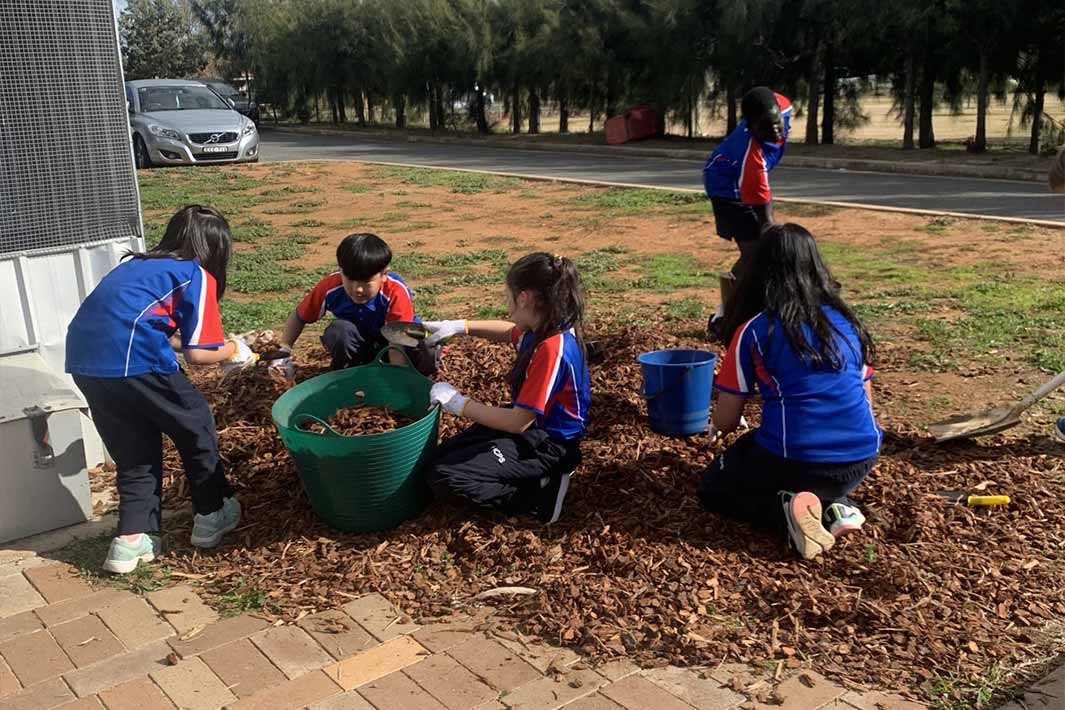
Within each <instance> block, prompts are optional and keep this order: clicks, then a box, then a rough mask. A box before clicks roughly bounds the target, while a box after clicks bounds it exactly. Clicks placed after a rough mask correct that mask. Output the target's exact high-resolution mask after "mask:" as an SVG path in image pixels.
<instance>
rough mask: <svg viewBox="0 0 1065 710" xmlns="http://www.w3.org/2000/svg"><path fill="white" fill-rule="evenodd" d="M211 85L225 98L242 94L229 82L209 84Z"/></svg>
mask: <svg viewBox="0 0 1065 710" xmlns="http://www.w3.org/2000/svg"><path fill="white" fill-rule="evenodd" d="M209 86H210V87H211V88H212V89H214V90H215V93H217V94H218V95H219V96H221V97H222V98H224V99H228V98H233V97H237V96H240V92H239V91H237V90H236V89H234V88H233V87H232V86H230V85H229V84H209Z"/></svg>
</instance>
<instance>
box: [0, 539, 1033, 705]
mask: <svg viewBox="0 0 1065 710" xmlns="http://www.w3.org/2000/svg"><path fill="white" fill-rule="evenodd" d="M750 670H751V669H746V668H740V667H733V666H728V667H722V668H716V669H688V668H676V667H666V668H659V669H653V670H642V671H641V670H640V669H639V668H637V667H636V666H635V665H633V664H632V663H630V662H628V661H625V660H621V661H614V662H611V663H608V664H605V665H601V666H599V667H595V668H593V667H592V666H591V665H589V664H587V663H585V662H583V661H582V660H581V659H580V658H579V657H578V656H577V655H576V654H574V653H573V652H572V651H570V650H567V649H561V648H553V647H549V646H544V645H542V644H538V643H533V642H531V641H527V640H524V639H521V638H520V637H518V636H517V635H515V634H514V633H513V632H506V631H496V630H495V629H493V628H492V626H491V624H490V623H485V622H484V619H483V618H482V619H477V618H470V619H467V620H465V621H458V622H453V623H447V624H430V625H428V626H420V627H419V626H417V625H415V624H410V623H401V617H400V616H399V615H398V614H397V613H396V612H395V610H394V609H393V608H392V606H391V605H390V604H389V602H388V601H387V600H386V599H385V598H384V597H382V596H380V595H378V594H370V595H367V596H364V597H360V598H358V599H355V600H353V601H351V602H350V603H348V604H346V605H345V606H344V607H342V608H341V609H338V610H334V611H326V612H322V613H319V614H314V615H311V616H307V617H305V618H303V619H301V620H300V621H299V623H298V624H296V625H291V626H271V625H270V624H269V623H267V622H266V621H264V620H262V619H260V618H258V617H256V616H254V615H242V616H236V617H232V618H226V619H222V618H219V616H218V614H217V613H216V612H214V611H213V610H212V609H211V608H209V607H208V606H207V605H205V604H204V603H203V602H202V601H201V600H200V598H199V597H198V596H197V595H196V593H195V592H194V591H193V589H192V588H191V587H188V586H178V587H172V588H168V589H162V590H159V591H155V592H150V593H148V594H146V595H144V596H138V595H136V594H133V593H131V592H128V591H119V590H115V589H110V588H97V589H94V588H93V587H91V586H90V585H89V584H87V583H86V582H85V581H84V580H83V579H82V578H81V577H80V576H79V575H78V574H77V572H76V571H75V570H74V569H73V568H71V567H69V566H68V565H65V564H61V563H55V562H51V561H48V560H45V559H41V558H39V557H30V558H28V559H25V560H21V561H10V560H9V561H7V562H3V563H0V710H46V709H48V708H63V709H64V710H90V709H91V710H102V709H104V708H106V709H107V710H174V709H175V708H187V709H188V710H218V709H219V708H232V709H233V710H251V709H253V708H255V709H259V708H262V709H264V710H265V709H269V710H286V709H288V708H293V709H296V708H312V709H313V710H470V709H477V710H507V709H512V710H549V709H553V708H562V707H564V708H566V709H567V710H650V709H653V710H691V709H692V708H700V709H701V710H729V709H730V708H741V707H742V708H758V709H759V710H761V709H762V708H769V707H771V708H774V709H776V710H815V709H816V708H825V709H826V710H916V709H917V708H921V707H923V706H920V705H918V704H916V703H909V702H905V701H902V700H900V699H898V698H891V697H888V696H883V695H879V694H876V693H869V694H858V693H854V692H851V691H848V690H846V689H845V688H843V687H840V686H838V685H835V684H833V683H831V682H829V681H827V680H825V679H824V678H822V677H820V676H818V675H817V674H816V673H813V672H811V671H793V673H794V675H793V676H792V677H790V678H788V677H785V680H784V682H783V683H782V684H780V685H779V687H778V688H777V689H776V692H777V694H778V696H779V699H781V700H782V701H783V704H779V703H778V704H775V705H772V706H768V705H763V704H761V703H759V702H758V701H757V698H756V697H753V698H752V697H747V696H745V695H742V694H740V693H737V692H735V691H734V690H733V689H732V688H731V685H732V680H733V677H734V675H736V673H737V672H744V673H747V675H746V677H747V678H748V679H751V678H753V677H754V676H751V675H750V674H749V672H750ZM742 687H743V688H744V689H749V690H750V691H751V692H755V693H756V695H757V692H756V691H759V690H760V691H761V692H762V693H763V695H765V694H767V693H768V692H769V691H771V687H770V685H769V683H768V682H763V683H760V684H757V685H755V686H754V688H751V687H750V685H749V684H744V685H743V686H742ZM764 699H767V698H766V697H763V700H764ZM1032 707H1042V706H1032ZM1048 707H1049V706H1048Z"/></svg>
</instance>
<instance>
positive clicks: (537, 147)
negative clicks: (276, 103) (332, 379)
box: [271, 126, 1046, 183]
mask: <svg viewBox="0 0 1065 710" xmlns="http://www.w3.org/2000/svg"><path fill="white" fill-rule="evenodd" d="M271 130H276V131H282V132H285V133H296V134H301V133H302V134H305V135H319V136H346V137H349V138H351V137H357V138H363V139H367V140H377V141H383V142H388V141H391V142H397V141H399V142H406V143H433V144H439V145H471V146H481V147H484V146H488V147H491V148H510V149H512V150H534V151H541V152H547V153H569V154H572V153H584V154H586V155H599V156H604V157H614V158H618V157H625V156H629V157H632V156H635V157H641V158H665V159H667V160H698V161H703V160H705V159H706V155H707V152H706V151H704V150H688V149H680V148H677V149H673V148H642V147H635V146H633V147H625V148H618V147H611V146H605V145H594V144H585V143H573V144H555V143H546V142H545V143H538V142H535V141H530V140H511V139H493V138H464V137H461V136H424V135H407V136H403V137H397V136H396V135H395V134H394V133H390V132H387V131H372V130H371V131H363V130H359V131H346V130H343V129H335V128H300V127H294V126H277V127H272V128H271ZM787 164H788V166H789V167H794V168H816V169H820V170H850V171H857V172H870V173H887V174H895V175H923V176H926V177H969V178H985V179H993V180H1016V181H1018V182H1028V183H1031V182H1040V183H1041V182H1045V181H1046V175H1045V174H1044V172H1043V171H1039V170H1024V169H1020V168H1008V167H1000V166H994V165H952V164H945V163H918V162H909V161H892V160H875V159H870V158H818V157H813V156H805V155H790V156H788V161H787Z"/></svg>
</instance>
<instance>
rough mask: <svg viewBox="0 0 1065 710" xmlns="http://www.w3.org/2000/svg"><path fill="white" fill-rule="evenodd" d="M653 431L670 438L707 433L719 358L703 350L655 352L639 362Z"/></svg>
mask: <svg viewBox="0 0 1065 710" xmlns="http://www.w3.org/2000/svg"><path fill="white" fill-rule="evenodd" d="M636 360H637V362H639V363H640V367H641V368H642V369H643V392H642V396H643V398H644V399H645V400H647V418H648V420H649V421H650V424H651V429H652V430H653V431H656V432H658V433H659V434H665V435H667V436H691V435H692V434H698V433H700V432H704V431H706V428H707V423H708V422H709V419H710V392H711V390H712V389H713V386H714V363H715V362H717V355H715V354H714V353H708V352H706V351H704V350H655V351H654V352H649V353H644V354H643V355H640V356H639V357H637V358H636Z"/></svg>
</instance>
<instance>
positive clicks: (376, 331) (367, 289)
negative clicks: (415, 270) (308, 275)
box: [279, 233, 437, 376]
mask: <svg viewBox="0 0 1065 710" xmlns="http://www.w3.org/2000/svg"><path fill="white" fill-rule="evenodd" d="M391 262H392V250H391V249H390V248H389V246H388V244H386V243H385V241H384V240H383V239H381V238H380V237H378V236H377V235H376V234H368V233H366V234H351V235H349V236H347V237H345V238H344V240H343V241H341V242H340V244H339V245H338V246H337V265H338V266H339V270H338V271H337V272H335V273H333V274H330V275H329V276H326V277H325V278H324V279H322V280H321V281H319V282H318V284H317V285H316V286H315V287H314V288H313V289H311V292H310V293H308V294H307V296H306V297H305V298H304V299H303V301H301V302H300V304H299V306H297V307H296V310H295V311H293V313H292V315H291V316H289V318H288V321H287V322H286V323H285V329H284V332H283V334H282V336H281V342H282V344H283V345H284V346H285V347H286V348H289V349H291V348H292V346H293V345H295V343H296V339H297V338H299V337H300V333H302V332H303V328H304V326H306V325H307V324H308V323H314V322H316V321H317V320H319V319H320V318H321V317H322V316H324V315H325V314H326V311H328V312H329V313H332V314H333V316H334V318H335V320H333V322H332V323H330V324H329V326H328V327H326V329H325V333H324V334H323V335H322V345H324V346H325V349H326V350H328V351H329V354H330V355H331V356H332V367H333V369H334V370H341V369H344V368H346V367H352V366H355V365H365V364H366V363H368V362H370V361H371V360H373V359H374V358H375V357H377V354H378V353H379V352H381V349H382V348H384V347H385V346H386V345H388V343H387V342H386V341H385V339H384V337H383V336H382V335H381V328H382V327H383V326H384V324H385V323H390V322H393V321H408V322H420V320H419V318H418V316H417V315H415V313H414V301H413V297H412V294H411V290H410V289H409V288H408V287H407V284H406V282H405V281H403V279H402V278H400V277H399V275H398V274H395V273H393V272H391V271H389V270H388V265H389V264H390V263H391ZM406 352H407V356H408V357H409V358H410V359H411V362H412V363H414V367H415V368H416V369H417V370H418V371H419V372H421V373H422V374H423V375H426V376H428V375H432V374H434V373H435V372H436V366H437V364H436V354H435V352H434V351H433V350H432V349H430V348H425V347H421V348H407V349H406ZM388 357H389V362H391V363H392V364H394V365H402V364H406V363H405V362H404V360H403V356H402V355H400V354H399V353H396V352H389V354H388ZM286 366H287V363H284V362H281V363H279V367H286Z"/></svg>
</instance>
